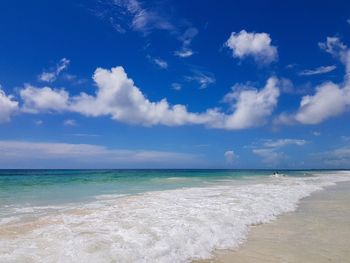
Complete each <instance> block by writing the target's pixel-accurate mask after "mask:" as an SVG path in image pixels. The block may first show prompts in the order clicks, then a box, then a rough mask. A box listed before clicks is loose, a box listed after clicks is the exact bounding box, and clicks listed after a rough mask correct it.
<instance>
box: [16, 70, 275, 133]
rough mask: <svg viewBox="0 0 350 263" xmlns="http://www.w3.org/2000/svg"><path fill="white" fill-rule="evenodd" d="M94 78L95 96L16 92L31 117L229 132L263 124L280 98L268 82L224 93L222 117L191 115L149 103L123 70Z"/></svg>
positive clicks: (178, 106)
mask: <svg viewBox="0 0 350 263" xmlns="http://www.w3.org/2000/svg"><path fill="white" fill-rule="evenodd" d="M93 79H94V81H95V83H96V87H97V90H96V93H95V95H89V94H86V93H84V92H82V93H80V94H79V95H78V96H70V95H69V94H68V92H66V91H65V90H63V89H52V88H49V87H44V88H36V87H33V86H30V85H27V86H25V88H24V89H22V90H21V91H20V95H21V98H22V100H23V101H24V104H23V106H22V110H23V111H24V112H29V113H39V112H61V111H70V112H76V113H80V114H83V115H85V116H93V117H98V116H106V115H107V116H111V118H112V119H114V120H116V121H120V122H125V123H131V124H139V125H140V124H141V125H145V126H152V125H167V126H178V125H185V124H202V125H205V126H208V127H211V128H219V129H228V130H231V129H244V128H250V127H254V126H258V125H262V124H264V123H265V122H266V119H267V118H268V117H269V116H270V115H271V114H272V112H273V110H274V108H275V107H276V105H277V99H278V96H279V88H278V87H277V84H278V81H277V79H275V78H270V79H269V80H268V81H267V83H266V85H265V87H264V88H262V89H261V90H257V89H253V88H249V89H245V88H242V89H241V90H233V91H232V92H230V93H229V94H227V95H226V96H225V99H224V100H225V101H226V102H227V103H228V104H229V105H230V107H231V112H232V113H229V114H226V113H224V112H221V111H219V110H218V109H217V108H211V109H207V110H206V111H205V112H202V113H192V112H189V111H188V110H187V108H186V106H184V105H181V104H176V105H170V104H169V103H168V101H167V100H166V99H162V100H160V101H157V102H152V101H150V100H149V99H147V98H146V97H145V95H144V94H143V93H142V92H141V90H140V89H139V88H138V87H136V86H135V84H134V82H133V80H132V79H130V78H128V76H127V75H126V73H125V71H124V69H123V68H122V67H115V68H112V69H111V70H107V69H102V68H98V69H96V71H95V73H94V76H93ZM202 84H203V85H207V84H206V83H202Z"/></svg>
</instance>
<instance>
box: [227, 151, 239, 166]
mask: <svg viewBox="0 0 350 263" xmlns="http://www.w3.org/2000/svg"><path fill="white" fill-rule="evenodd" d="M224 157H225V160H226V162H227V163H229V164H232V163H233V161H234V160H235V157H236V155H235V153H234V151H232V150H230V151H226V152H225V153H224Z"/></svg>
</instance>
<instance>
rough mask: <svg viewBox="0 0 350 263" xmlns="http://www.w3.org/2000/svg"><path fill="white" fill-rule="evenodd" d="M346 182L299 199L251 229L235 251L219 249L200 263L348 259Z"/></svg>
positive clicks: (349, 228) (349, 204) (349, 199)
mask: <svg viewBox="0 0 350 263" xmlns="http://www.w3.org/2000/svg"><path fill="white" fill-rule="evenodd" d="M349 242H350V183H349V182H342V183H338V184H337V185H336V186H331V187H327V188H326V189H325V190H323V191H318V192H316V193H314V194H312V195H311V196H310V197H307V198H305V199H303V200H302V201H301V203H300V205H299V207H298V209H297V210H296V211H295V212H292V213H288V214H284V215H282V216H280V217H279V218H278V219H277V220H275V221H273V222H271V223H268V224H263V225H258V226H255V227H253V228H252V230H251V231H250V233H249V235H248V237H247V240H246V242H245V243H244V244H242V245H241V247H239V248H238V249H236V250H219V251H216V252H215V253H214V257H213V258H211V259H209V260H203V261H196V262H197V263H198V262H201V263H209V262H213V263H219V262H221V263H228V262H232V263H253V262H260V263H265V262H266V263H267V262H288V263H292V262H309V263H310V262H315V263H316V262H317V263H322V262H337V263H342V262H343V263H346V262H349V260H350V250H349Z"/></svg>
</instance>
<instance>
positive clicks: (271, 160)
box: [252, 138, 307, 166]
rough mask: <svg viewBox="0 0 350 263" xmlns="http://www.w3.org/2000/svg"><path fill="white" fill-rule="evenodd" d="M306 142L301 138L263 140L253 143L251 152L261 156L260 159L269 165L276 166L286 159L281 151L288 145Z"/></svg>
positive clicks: (298, 144)
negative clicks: (256, 143) (257, 143)
mask: <svg viewBox="0 0 350 263" xmlns="http://www.w3.org/2000/svg"><path fill="white" fill-rule="evenodd" d="M306 143H307V141H306V140H302V139H289V138H287V139H278V140H263V141H262V142H261V143H259V145H254V146H253V150H252V152H253V153H254V154H255V155H258V156H260V157H261V158H262V161H263V162H264V163H265V164H267V165H270V166H276V165H278V164H279V163H280V162H281V161H283V160H286V159H287V158H288V156H287V155H286V154H285V153H284V152H282V151H281V148H284V147H286V146H289V145H295V146H303V145H305V144H306Z"/></svg>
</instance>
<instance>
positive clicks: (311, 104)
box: [275, 37, 350, 125]
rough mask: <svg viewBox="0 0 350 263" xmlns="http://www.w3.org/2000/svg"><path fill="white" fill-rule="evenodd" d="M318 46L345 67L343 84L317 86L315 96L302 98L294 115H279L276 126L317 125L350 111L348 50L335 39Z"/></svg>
mask: <svg viewBox="0 0 350 263" xmlns="http://www.w3.org/2000/svg"><path fill="white" fill-rule="evenodd" d="M319 46H320V48H321V49H323V50H325V51H326V52H328V53H330V54H331V55H332V56H334V57H336V58H338V59H340V61H341V62H342V63H343V64H344V65H345V77H344V82H343V83H340V84H336V83H333V82H331V81H326V82H324V83H322V84H321V85H319V86H317V87H316V88H315V90H316V92H315V94H313V95H306V96H303V97H302V99H301V102H300V106H299V109H298V110H297V112H296V113H294V114H287V113H283V114H281V115H280V116H279V117H278V118H277V119H276V121H275V122H276V123H277V124H295V123H301V124H310V125H311V124H318V123H321V122H323V121H325V120H327V119H329V118H331V117H335V116H338V115H340V114H342V113H343V112H345V111H348V110H349V109H350V50H349V49H348V47H347V46H346V45H345V44H344V43H342V42H341V41H340V39H339V38H336V37H327V40H326V42H325V43H319Z"/></svg>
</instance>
